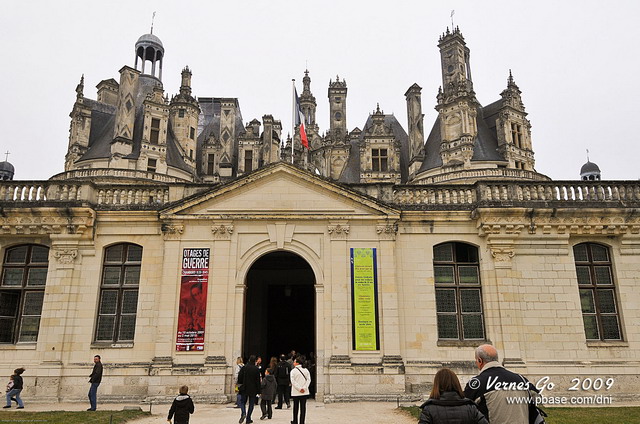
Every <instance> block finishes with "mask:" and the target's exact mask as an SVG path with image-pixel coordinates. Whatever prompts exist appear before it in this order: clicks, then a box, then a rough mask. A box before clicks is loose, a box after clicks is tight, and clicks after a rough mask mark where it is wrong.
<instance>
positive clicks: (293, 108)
mask: <svg viewBox="0 0 640 424" xmlns="http://www.w3.org/2000/svg"><path fill="white" fill-rule="evenodd" d="M291 96H292V100H293V104H292V105H291V164H293V145H294V144H295V139H296V112H297V111H296V80H295V79H294V78H292V79H291Z"/></svg>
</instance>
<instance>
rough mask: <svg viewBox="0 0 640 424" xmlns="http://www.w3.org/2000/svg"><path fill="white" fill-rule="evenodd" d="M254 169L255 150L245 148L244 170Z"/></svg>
mask: <svg viewBox="0 0 640 424" xmlns="http://www.w3.org/2000/svg"><path fill="white" fill-rule="evenodd" d="M251 171H253V151H252V150H245V151H244V172H251Z"/></svg>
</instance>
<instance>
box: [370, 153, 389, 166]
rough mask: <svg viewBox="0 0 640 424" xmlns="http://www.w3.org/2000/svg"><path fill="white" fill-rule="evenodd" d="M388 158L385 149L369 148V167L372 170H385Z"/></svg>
mask: <svg viewBox="0 0 640 424" xmlns="http://www.w3.org/2000/svg"><path fill="white" fill-rule="evenodd" d="M388 160H389V156H388V155H387V149H371V169H372V170H373V171H374V172H386V171H387V163H388Z"/></svg>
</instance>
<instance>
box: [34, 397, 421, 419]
mask: <svg viewBox="0 0 640 424" xmlns="http://www.w3.org/2000/svg"><path fill="white" fill-rule="evenodd" d="M195 402H196V412H195V414H193V415H192V416H191V420H190V424H211V423H237V422H238V419H239V418H240V410H239V409H235V408H233V407H232V405H231V404H227V405H217V404H214V405H211V404H198V403H197V398H196V399H195ZM25 406H26V409H28V410H31V411H58V410H65V411H83V410H85V409H86V408H87V406H88V404H84V403H57V404H46V403H42V404H30V403H29V402H28V399H25ZM132 406H133V405H132ZM169 406H170V405H169V404H162V405H153V406H152V408H151V412H152V413H153V416H151V417H149V418H144V419H140V420H137V421H134V423H135V424H161V423H166V422H167V412H168V411H169ZM123 407H124V405H123V404H100V403H99V401H98V409H100V410H109V409H113V410H121V409H122V408H123ZM141 408H142V409H143V410H145V411H148V410H149V405H143V406H141ZM285 408H286V407H285ZM292 409H293V405H292V407H291V409H288V410H287V409H282V410H279V409H278V410H274V411H273V418H272V419H271V420H264V421H260V415H261V413H260V408H256V409H255V410H254V413H253V416H252V419H253V421H254V423H256V424H257V423H261V422H264V423H269V424H289V423H290V422H291V417H292ZM306 423H307V424H322V423H332V424H343V423H349V424H365V423H366V424H410V423H411V424H415V423H416V420H414V419H412V418H411V417H409V416H407V415H405V414H403V413H401V412H399V411H397V406H396V403H395V402H353V403H330V404H323V403H319V402H315V401H309V402H308V403H307V421H306Z"/></svg>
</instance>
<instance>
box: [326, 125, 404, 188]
mask: <svg viewBox="0 0 640 424" xmlns="http://www.w3.org/2000/svg"><path fill="white" fill-rule="evenodd" d="M384 124H385V125H387V126H390V127H391V130H392V131H393V135H394V136H395V138H396V139H397V140H399V141H400V180H401V182H402V183H406V182H407V179H408V177H409V137H408V136H407V132H406V131H405V130H404V128H402V125H400V122H398V120H397V119H396V117H395V115H385V116H384ZM371 126H373V116H372V115H369V118H368V119H367V122H366V123H365V124H364V128H363V130H362V132H361V133H360V136H359V137H358V138H356V139H353V140H351V150H350V151H349V160H348V161H347V164H346V166H345V169H344V170H343V171H342V174H341V175H340V178H338V181H339V182H341V183H347V184H354V183H359V182H360V146H359V144H360V142H361V141H362V140H363V139H364V136H365V134H366V133H367V130H368V129H369V128H370V127H371Z"/></svg>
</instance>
